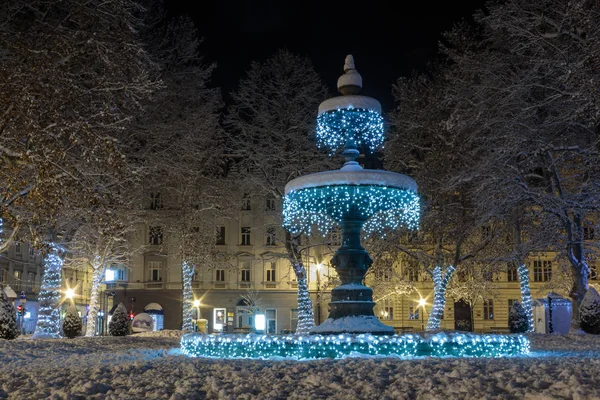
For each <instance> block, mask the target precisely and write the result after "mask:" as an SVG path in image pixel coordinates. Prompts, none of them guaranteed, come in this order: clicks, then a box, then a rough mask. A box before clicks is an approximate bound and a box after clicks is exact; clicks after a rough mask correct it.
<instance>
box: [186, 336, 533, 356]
mask: <svg viewBox="0 0 600 400" xmlns="http://www.w3.org/2000/svg"><path fill="white" fill-rule="evenodd" d="M181 351H182V353H183V354H185V355H187V356H192V357H213V358H251V359H269V358H286V359H293V360H314V359H320V358H333V359H338V358H344V357H348V356H360V355H366V356H388V357H389V356H392V357H407V358H412V357H421V356H423V357H425V356H428V357H505V356H512V355H519V354H527V353H529V339H527V338H526V337H525V336H522V335H478V334H472V333H467V334H465V333H453V332H448V333H445V332H439V333H436V334H431V335H429V334H425V335H416V334H409V335H394V336H373V335H368V334H363V335H349V334H341V335H329V336H321V335H311V336H293V335H286V336H268V335H199V334H196V333H189V334H186V335H184V336H183V337H182V339H181Z"/></svg>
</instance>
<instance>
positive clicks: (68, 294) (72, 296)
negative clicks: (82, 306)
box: [65, 288, 75, 303]
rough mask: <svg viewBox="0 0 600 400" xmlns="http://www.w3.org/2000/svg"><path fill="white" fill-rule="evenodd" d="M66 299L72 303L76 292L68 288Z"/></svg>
mask: <svg viewBox="0 0 600 400" xmlns="http://www.w3.org/2000/svg"><path fill="white" fill-rule="evenodd" d="M65 297H66V298H67V299H69V300H70V301H71V303H72V302H73V298H74V297H75V290H74V289H71V288H68V289H67V290H65Z"/></svg>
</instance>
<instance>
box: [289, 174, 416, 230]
mask: <svg viewBox="0 0 600 400" xmlns="http://www.w3.org/2000/svg"><path fill="white" fill-rule="evenodd" d="M351 209H353V210H357V211H358V212H359V213H360V215H361V216H362V217H363V218H364V219H365V220H367V222H366V223H365V225H364V231H365V233H366V234H367V235H369V234H371V233H373V232H376V231H382V230H383V229H384V228H391V229H396V228H397V227H398V226H399V225H400V224H405V225H406V226H407V227H408V228H409V229H416V228H417V226H418V223H419V213H420V202H419V197H418V196H417V195H416V194H415V193H414V192H413V191H411V190H406V189H398V188H393V187H386V186H360V185H339V186H323V187H313V188H304V189H299V190H294V191H291V192H289V193H288V194H287V195H286V196H285V197H284V199H283V226H284V227H286V228H287V229H289V230H290V231H291V232H292V233H299V232H306V233H307V234H309V235H310V234H311V230H312V227H313V226H315V225H316V226H317V229H318V230H319V231H320V232H321V234H323V235H326V234H327V233H328V232H329V231H330V230H331V229H332V228H333V226H334V225H335V224H336V223H339V221H341V220H342V218H343V216H344V215H345V214H347V213H348V212H349V211H350V210H351Z"/></svg>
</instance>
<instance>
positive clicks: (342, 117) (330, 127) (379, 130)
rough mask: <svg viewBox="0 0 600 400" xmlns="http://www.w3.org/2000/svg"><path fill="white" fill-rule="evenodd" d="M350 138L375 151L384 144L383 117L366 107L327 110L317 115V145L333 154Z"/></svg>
mask: <svg viewBox="0 0 600 400" xmlns="http://www.w3.org/2000/svg"><path fill="white" fill-rule="evenodd" d="M348 139H352V140H353V141H354V143H355V144H356V145H357V146H358V147H361V146H365V147H366V148H368V149H369V151H371V152H373V151H375V150H377V149H378V148H380V147H382V146H383V140H384V129H383V117H382V116H381V114H380V113H379V112H378V111H375V110H369V109H365V108H343V109H337V110H333V111H327V112H324V113H322V114H320V115H319V116H318V117H317V146H319V148H327V149H329V152H330V153H331V154H333V153H335V152H337V151H339V150H341V149H342V148H343V147H344V145H345V144H346V142H347V140H348Z"/></svg>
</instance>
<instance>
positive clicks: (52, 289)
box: [35, 245, 63, 337]
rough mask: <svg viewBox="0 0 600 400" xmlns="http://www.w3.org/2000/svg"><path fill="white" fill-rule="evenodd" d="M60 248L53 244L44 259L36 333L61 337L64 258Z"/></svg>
mask: <svg viewBox="0 0 600 400" xmlns="http://www.w3.org/2000/svg"><path fill="white" fill-rule="evenodd" d="M59 252H60V249H59V248H58V247H57V246H56V245H52V251H51V252H50V253H49V254H48V255H47V256H46V259H45V260H44V275H43V277H42V287H41V289H40V294H39V295H38V302H39V304H40V309H39V311H38V319H37V323H36V327H35V333H36V335H44V336H49V337H60V314H59V311H60V310H59V303H60V286H61V271H62V265H63V259H62V258H61V257H60V255H59Z"/></svg>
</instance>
